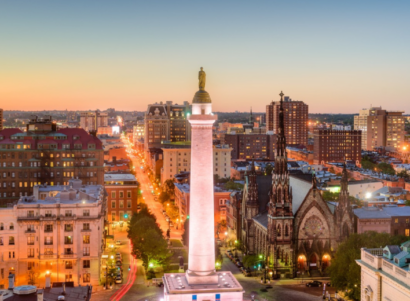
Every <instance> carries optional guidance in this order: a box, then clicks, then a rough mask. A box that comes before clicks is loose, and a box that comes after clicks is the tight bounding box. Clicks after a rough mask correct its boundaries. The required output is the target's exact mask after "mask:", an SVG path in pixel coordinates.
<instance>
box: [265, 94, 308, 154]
mask: <svg viewBox="0 0 410 301" xmlns="http://www.w3.org/2000/svg"><path fill="white" fill-rule="evenodd" d="M282 106H283V113H284V123H285V124H284V128H285V137H286V142H287V145H289V146H292V145H294V146H299V145H300V146H305V147H307V145H308V114H309V106H308V105H307V104H305V103H304V102H303V101H294V100H292V99H290V98H289V97H288V96H285V98H284V101H283V105H282ZM279 113H280V102H279V101H276V102H275V101H272V102H271V103H270V104H269V105H267V106H266V131H273V133H275V134H277V133H278V130H279Z"/></svg>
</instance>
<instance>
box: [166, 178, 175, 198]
mask: <svg viewBox="0 0 410 301" xmlns="http://www.w3.org/2000/svg"><path fill="white" fill-rule="evenodd" d="M164 189H165V192H166V193H168V195H169V196H170V197H173V196H174V194H175V184H174V181H173V180H171V179H168V180H166V181H165V182H164Z"/></svg>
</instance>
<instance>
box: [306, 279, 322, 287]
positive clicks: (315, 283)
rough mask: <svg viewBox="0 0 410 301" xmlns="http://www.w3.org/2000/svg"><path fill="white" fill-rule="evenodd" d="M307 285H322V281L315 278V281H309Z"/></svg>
mask: <svg viewBox="0 0 410 301" xmlns="http://www.w3.org/2000/svg"><path fill="white" fill-rule="evenodd" d="M306 286H307V287H320V286H322V282H320V281H317V280H314V281H310V282H308V283H306Z"/></svg>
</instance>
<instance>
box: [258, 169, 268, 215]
mask: <svg viewBox="0 0 410 301" xmlns="http://www.w3.org/2000/svg"><path fill="white" fill-rule="evenodd" d="M256 183H257V184H258V200H259V212H265V211H266V210H267V209H266V207H267V206H268V203H269V191H270V188H271V186H272V176H270V175H268V176H265V175H260V176H256Z"/></svg>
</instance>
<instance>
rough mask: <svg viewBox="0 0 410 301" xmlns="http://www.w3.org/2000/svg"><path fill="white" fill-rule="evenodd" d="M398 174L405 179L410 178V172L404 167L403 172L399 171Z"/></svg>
mask: <svg viewBox="0 0 410 301" xmlns="http://www.w3.org/2000/svg"><path fill="white" fill-rule="evenodd" d="M397 176H398V177H400V178H403V179H409V178H410V176H409V174H408V173H407V170H405V169H403V170H402V171H401V172H398V173H397Z"/></svg>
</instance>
